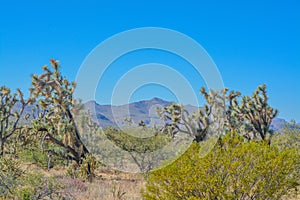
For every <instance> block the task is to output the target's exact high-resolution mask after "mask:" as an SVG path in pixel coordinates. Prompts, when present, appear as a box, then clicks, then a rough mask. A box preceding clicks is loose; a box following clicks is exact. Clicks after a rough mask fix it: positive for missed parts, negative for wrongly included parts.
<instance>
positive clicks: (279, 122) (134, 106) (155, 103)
mask: <svg viewBox="0 0 300 200" xmlns="http://www.w3.org/2000/svg"><path fill="white" fill-rule="evenodd" d="M170 103H171V102H169V101H165V100H163V99H160V98H153V99H150V100H143V101H138V102H134V103H130V104H125V105H120V106H114V105H100V104H98V103H97V102H96V101H88V102H86V103H85V104H84V107H85V109H86V110H89V111H90V112H91V114H92V117H93V119H94V120H95V121H98V122H99V124H100V126H101V127H103V128H105V127H107V126H115V127H122V126H124V125H126V124H127V122H125V121H124V118H125V117H130V118H131V119H132V120H133V123H134V124H138V123H139V122H140V121H141V120H143V122H144V123H145V124H147V125H154V124H163V122H162V121H161V120H160V119H159V117H158V116H157V113H156V107H165V106H168V105H169V104H170ZM20 106H21V105H20V103H17V104H16V105H15V107H14V109H18V110H19V109H20ZM33 107H34V106H27V107H26V108H25V111H24V113H23V115H26V114H27V113H31V112H32V108H33ZM184 107H185V109H187V110H188V111H189V112H190V113H191V112H194V111H196V110H197V109H198V108H197V107H196V106H192V105H185V106H184ZM22 121H23V120H22ZM285 123H286V120H284V119H281V118H275V119H274V120H273V122H272V124H271V128H272V129H273V130H275V131H277V130H280V129H281V128H283V127H284V125H285ZM299 125H300V124H299Z"/></svg>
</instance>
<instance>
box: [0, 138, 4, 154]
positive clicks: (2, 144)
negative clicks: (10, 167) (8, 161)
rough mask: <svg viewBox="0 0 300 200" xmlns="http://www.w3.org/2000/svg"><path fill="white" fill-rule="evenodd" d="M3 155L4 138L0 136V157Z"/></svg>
mask: <svg viewBox="0 0 300 200" xmlns="http://www.w3.org/2000/svg"><path fill="white" fill-rule="evenodd" d="M3 155H4V140H3V138H2V137H0V157H2V156H3Z"/></svg>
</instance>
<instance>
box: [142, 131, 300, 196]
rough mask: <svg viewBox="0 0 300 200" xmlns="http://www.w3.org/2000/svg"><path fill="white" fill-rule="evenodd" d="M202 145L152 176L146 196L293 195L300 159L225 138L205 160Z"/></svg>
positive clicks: (289, 151)
mask: <svg viewBox="0 0 300 200" xmlns="http://www.w3.org/2000/svg"><path fill="white" fill-rule="evenodd" d="M200 145H201V144H198V143H193V144H192V145H191V147H190V148H189V149H188V150H187V151H186V152H185V153H184V154H183V155H182V156H181V157H179V158H178V159H177V160H176V161H175V162H174V163H172V164H171V165H169V166H166V167H165V168H161V169H159V170H157V171H153V172H151V173H150V175H149V178H148V180H147V184H146V190H145V191H144V192H143V196H144V199H147V200H150V199H151V200H154V199H157V200H158V199H159V200H164V199H165V200H167V199H174V200H176V199H178V200H179V199H189V200H190V199H216V200H218V199H241V200H247V199H270V200H271V199H280V198H281V197H282V196H284V195H287V194H288V193H289V192H290V191H293V192H295V190H293V189H296V187H297V186H298V185H299V180H300V156H299V152H297V151H296V150H294V149H284V150H279V148H278V147H276V146H269V145H268V143H267V142H266V141H260V142H257V141H245V139H244V138H243V137H241V136H238V135H237V134H235V133H231V134H227V135H226V136H225V137H224V138H222V139H221V140H220V141H219V143H218V144H217V145H216V146H215V148H214V149H213V151H212V152H210V153H209V154H208V155H207V156H206V157H204V158H200V157H199V149H200Z"/></svg>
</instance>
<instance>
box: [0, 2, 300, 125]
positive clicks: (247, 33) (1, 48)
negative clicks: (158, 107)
mask: <svg viewBox="0 0 300 200" xmlns="http://www.w3.org/2000/svg"><path fill="white" fill-rule="evenodd" d="M299 10H300V3H299V1H297V0H293V1H292V0H285V1H274V0H273V1H271V0H270V1H261V0H260V1H259V0H253V1H215V0H211V1H201V0H194V1H190V0H185V1H156V0H153V1H106V2H102V1H96V0H95V1H89V0H86V1H76V0H74V1H58V0H52V1H47V0H45V1H30V0H28V1H14V0H12V1H1V3H0V19H1V20H0V69H1V71H0V85H6V86H8V87H11V88H12V89H16V88H18V87H20V88H21V89H23V90H26V89H27V88H29V86H30V74H32V73H40V72H41V66H43V65H45V64H48V61H49V58H55V59H58V60H60V63H61V66H62V71H63V73H64V74H65V75H66V76H67V77H68V78H69V79H71V80H75V78H76V74H77V71H78V70H79V68H80V66H81V64H82V62H83V60H84V59H85V57H86V56H87V55H88V54H89V53H90V51H91V50H93V49H94V48H95V47H96V46H97V45H98V44H99V43H100V42H102V41H104V40H105V39H107V38H109V37H111V36H112V35H114V34H117V33H119V32H122V31H126V30H129V29H133V28H140V27H163V28H169V29H173V30H176V31H179V32H181V33H183V34H186V35H188V36H189V37H191V38H193V39H194V40H196V41H197V42H198V43H199V44H201V45H202V46H203V47H204V48H205V49H206V51H207V52H208V53H209V55H210V56H211V58H212V59H213V60H214V62H215V63H216V65H217V67H218V69H219V71H220V73H221V75H222V78H223V81H224V84H225V86H226V87H229V88H230V89H234V90H239V91H242V93H244V94H251V92H252V91H253V90H254V89H255V88H256V87H257V86H258V85H260V84H263V83H266V84H267V86H268V91H269V96H270V103H271V105H272V106H273V107H275V108H278V109H279V111H280V115H279V117H282V118H285V119H287V120H290V119H296V120H297V121H300V89H299V87H300V38H299V37H300V12H299ZM149 62H155V63H162V64H165V65H168V66H171V67H174V68H176V67H178V65H181V66H184V67H185V68H184V70H182V71H180V73H181V74H183V75H184V76H185V78H187V79H189V81H190V84H191V85H192V88H193V89H194V90H195V91H196V90H197V91H198V90H199V89H200V87H201V86H202V85H203V81H202V80H201V78H199V77H194V75H193V72H194V71H193V70H192V68H191V67H189V66H188V63H185V61H184V60H181V59H180V58H177V57H176V56H174V55H170V54H168V53H167V52H162V51H157V50H144V51H141V52H139V51H138V52H132V53H130V54H128V55H126V56H123V57H122V58H120V59H118V60H117V61H116V62H115V63H114V65H115V67H113V66H112V67H111V68H109V70H108V71H107V76H106V77H104V78H103V80H101V81H102V82H101V81H100V83H102V84H100V83H99V87H98V90H97V94H96V100H97V101H98V102H99V103H101V104H108V103H110V99H109V98H110V93H111V90H112V88H113V86H114V85H115V84H116V82H117V81H118V79H119V78H120V77H121V76H122V73H126V70H127V71H128V70H130V68H132V67H135V66H137V65H141V64H143V63H149ZM120 66H124V68H122V70H120ZM166 77H167V76H166ZM139 78H143V77H139ZM175 96H176V94H173V93H172V91H170V90H168V89H167V88H162V87H159V86H158V85H155V84H152V85H146V86H144V87H141V88H139V89H138V90H137V91H135V92H134V93H133V94H132V96H131V101H137V100H141V99H149V98H152V97H161V98H164V99H167V100H174V98H175ZM118 103H120V104H121V103H122V102H118ZM124 103H126V102H124ZM186 103H188V102H186Z"/></svg>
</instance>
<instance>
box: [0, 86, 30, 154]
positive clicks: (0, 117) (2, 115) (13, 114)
mask: <svg viewBox="0 0 300 200" xmlns="http://www.w3.org/2000/svg"><path fill="white" fill-rule="evenodd" d="M33 102H34V98H31V97H30V98H29V99H28V100H25V99H24V96H23V93H22V92H21V90H20V89H17V93H14V94H12V93H11V91H10V89H9V88H7V87H5V86H2V87H1V88H0V156H2V155H3V154H4V144H5V143H6V142H7V140H8V139H9V138H10V137H11V136H12V135H13V134H15V133H16V131H17V130H18V129H20V127H19V122H20V119H21V117H22V114H23V112H24V109H25V107H26V106H27V105H28V104H31V103H33ZM25 118H28V115H26V116H25Z"/></svg>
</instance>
